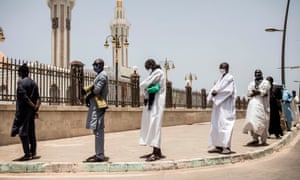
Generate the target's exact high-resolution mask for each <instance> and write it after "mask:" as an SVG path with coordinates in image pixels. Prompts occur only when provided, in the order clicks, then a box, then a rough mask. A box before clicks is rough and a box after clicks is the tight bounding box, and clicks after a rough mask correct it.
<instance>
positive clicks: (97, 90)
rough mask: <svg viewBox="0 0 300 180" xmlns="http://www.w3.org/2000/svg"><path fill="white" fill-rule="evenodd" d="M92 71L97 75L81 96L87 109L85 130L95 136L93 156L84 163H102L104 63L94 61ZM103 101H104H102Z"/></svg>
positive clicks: (104, 96)
mask: <svg viewBox="0 0 300 180" xmlns="http://www.w3.org/2000/svg"><path fill="white" fill-rule="evenodd" d="M93 69H94V71H95V72H96V73H97V75H96V78H95V79H94V83H93V84H92V85H91V86H89V87H88V88H85V89H83V91H82V94H83V95H86V94H88V95H87V97H86V102H87V106H88V107H89V110H88V115H87V121H86V128H87V129H91V130H92V131H93V133H94V135H95V153H96V154H95V155H93V156H91V157H89V158H87V159H86V162H103V161H107V160H108V157H105V155H104V127H105V125H104V115H105V112H106V107H107V106H104V107H102V105H101V103H100V102H106V101H107V94H108V77H107V74H106V72H105V71H104V61H103V60H102V59H96V60H95V61H94V63H93ZM103 100H104V101H103Z"/></svg>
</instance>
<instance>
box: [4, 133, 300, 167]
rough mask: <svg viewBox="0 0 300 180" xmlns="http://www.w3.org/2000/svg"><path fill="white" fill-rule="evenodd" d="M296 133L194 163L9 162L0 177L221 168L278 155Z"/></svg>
mask: <svg viewBox="0 0 300 180" xmlns="http://www.w3.org/2000/svg"><path fill="white" fill-rule="evenodd" d="M297 133H298V129H297V128H296V129H294V130H293V131H291V132H288V133H287V135H285V136H284V137H283V138H282V139H281V140H280V141H278V142H275V143H273V144H271V145H270V146H267V147H266V148H264V149H261V150H258V151H253V152H247V153H241V154H234V155H219V156H217V157H204V158H194V159H180V160H173V161H157V162H103V163H68V162H50V163H43V162H9V163H0V173H62V172H73V173H74V172H142V171H161V170H175V169H186V168H198V167H206V166H214V165H225V164H234V163H238V162H243V161H247V160H253V159H258V158H262V157H264V156H266V155H269V154H272V153H273V152H276V151H279V150H280V149H282V148H283V147H284V146H285V145H286V144H288V143H289V142H290V141H291V140H292V139H293V138H294V137H295V136H297Z"/></svg>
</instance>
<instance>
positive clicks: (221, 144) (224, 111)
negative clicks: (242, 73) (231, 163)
mask: <svg viewBox="0 0 300 180" xmlns="http://www.w3.org/2000/svg"><path fill="white" fill-rule="evenodd" d="M219 68H220V72H221V77H220V78H219V79H218V81H217V82H216V84H215V85H214V87H213V88H212V89H211V90H210V92H209V94H208V96H207V101H208V102H210V101H212V103H213V107H212V115H211V126H210V136H209V143H208V145H209V146H214V147H215V148H214V149H212V150H209V151H208V152H209V153H222V154H230V153H231V137H232V130H233V125H234V122H235V94H236V87H235V83H234V79H233V76H232V75H231V74H229V73H228V71H229V64H228V63H222V64H220V67H219Z"/></svg>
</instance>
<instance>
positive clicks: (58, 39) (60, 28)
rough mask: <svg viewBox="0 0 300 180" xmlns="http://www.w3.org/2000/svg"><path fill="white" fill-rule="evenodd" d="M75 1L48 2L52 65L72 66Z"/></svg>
mask: <svg viewBox="0 0 300 180" xmlns="http://www.w3.org/2000/svg"><path fill="white" fill-rule="evenodd" d="M74 4H75V0H48V6H49V8H50V11H51V22H52V45H51V49H52V52H51V56H52V57H51V64H52V65H54V66H58V67H64V68H68V67H69V66H70V38H71V37H70V30H71V12H72V8H73V7H74Z"/></svg>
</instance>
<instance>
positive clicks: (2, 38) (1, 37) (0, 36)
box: [0, 27, 5, 42]
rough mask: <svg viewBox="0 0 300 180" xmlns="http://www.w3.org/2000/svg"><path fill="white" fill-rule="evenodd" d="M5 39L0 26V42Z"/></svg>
mask: <svg viewBox="0 0 300 180" xmlns="http://www.w3.org/2000/svg"><path fill="white" fill-rule="evenodd" d="M4 40H5V37H4V32H3V29H2V28H1V27H0V42H3V41H4Z"/></svg>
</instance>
